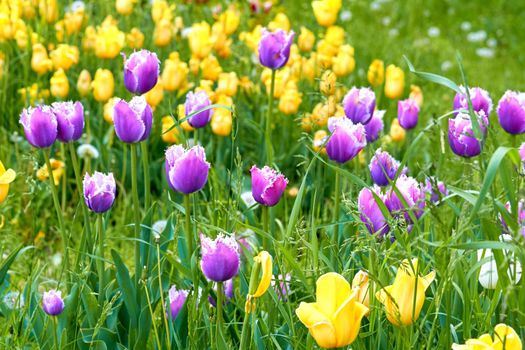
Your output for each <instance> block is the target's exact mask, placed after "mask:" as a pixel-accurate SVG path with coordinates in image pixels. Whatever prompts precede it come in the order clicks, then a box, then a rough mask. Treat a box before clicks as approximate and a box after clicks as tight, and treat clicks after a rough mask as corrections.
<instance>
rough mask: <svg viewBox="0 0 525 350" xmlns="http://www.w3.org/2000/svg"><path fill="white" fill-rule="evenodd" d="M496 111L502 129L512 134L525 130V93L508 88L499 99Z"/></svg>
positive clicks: (521, 132)
mask: <svg viewBox="0 0 525 350" xmlns="http://www.w3.org/2000/svg"><path fill="white" fill-rule="evenodd" d="M496 112H497V113H498V120H499V123H500V125H501V127H502V128H503V130H505V131H506V132H508V133H509V134H513V135H517V134H523V133H524V132H525V93H523V92H515V91H510V90H508V91H507V92H505V94H504V95H503V96H502V97H501V100H499V103H498V108H497V109H496Z"/></svg>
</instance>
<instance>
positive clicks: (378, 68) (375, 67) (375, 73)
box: [367, 59, 385, 87]
mask: <svg viewBox="0 0 525 350" xmlns="http://www.w3.org/2000/svg"><path fill="white" fill-rule="evenodd" d="M367 78H368V82H369V83H370V85H372V86H374V87H375V86H379V85H381V84H383V82H384V81H385V64H384V63H383V61H381V60H378V59H375V60H373V61H372V63H370V67H368V73H367Z"/></svg>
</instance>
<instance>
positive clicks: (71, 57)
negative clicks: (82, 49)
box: [49, 44, 79, 71]
mask: <svg viewBox="0 0 525 350" xmlns="http://www.w3.org/2000/svg"><path fill="white" fill-rule="evenodd" d="M49 56H51V61H52V62H53V67H54V68H55V69H63V70H65V71H66V70H68V69H69V68H71V66H72V65H74V64H77V63H78V58H79V51H78V47H76V46H73V45H67V44H59V45H58V46H57V47H56V48H55V49H54V50H53V51H51V53H50V54H49Z"/></svg>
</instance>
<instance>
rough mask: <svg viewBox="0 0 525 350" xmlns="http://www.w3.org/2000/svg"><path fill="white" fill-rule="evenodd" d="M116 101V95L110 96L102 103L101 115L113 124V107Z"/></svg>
mask: <svg viewBox="0 0 525 350" xmlns="http://www.w3.org/2000/svg"><path fill="white" fill-rule="evenodd" d="M117 102H118V99H117V98H116V97H112V98H110V99H109V100H108V102H106V103H105V104H104V110H103V117H104V120H105V121H106V122H108V123H109V124H113V108H114V107H115V104H116V103H117Z"/></svg>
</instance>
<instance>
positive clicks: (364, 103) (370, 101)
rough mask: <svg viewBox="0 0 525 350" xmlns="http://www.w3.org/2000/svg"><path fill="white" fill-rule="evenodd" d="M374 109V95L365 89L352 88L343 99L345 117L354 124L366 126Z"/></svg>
mask: <svg viewBox="0 0 525 350" xmlns="http://www.w3.org/2000/svg"><path fill="white" fill-rule="evenodd" d="M375 107H376V95H375V93H374V92H373V91H372V90H371V89H369V88H367V87H363V88H357V87H355V86H354V87H353V88H351V89H350V91H348V93H347V94H346V95H345V97H344V99H343V109H344V111H345V115H346V117H347V118H348V119H350V120H351V121H352V122H353V123H354V124H357V123H360V124H363V125H365V124H367V123H368V122H369V121H370V119H372V116H373V115H374V109H375Z"/></svg>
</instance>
